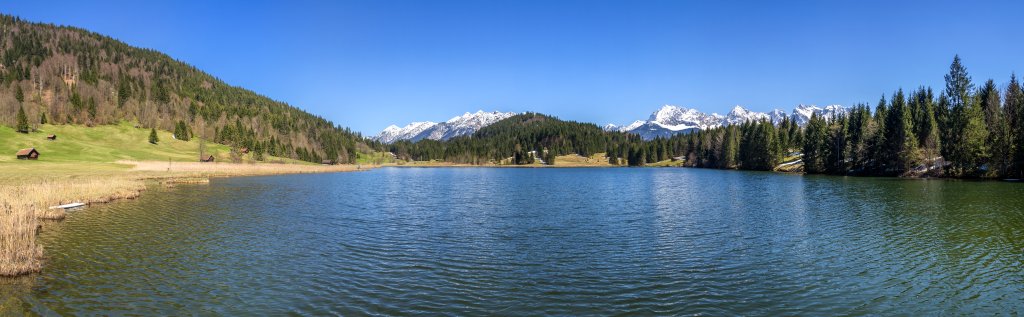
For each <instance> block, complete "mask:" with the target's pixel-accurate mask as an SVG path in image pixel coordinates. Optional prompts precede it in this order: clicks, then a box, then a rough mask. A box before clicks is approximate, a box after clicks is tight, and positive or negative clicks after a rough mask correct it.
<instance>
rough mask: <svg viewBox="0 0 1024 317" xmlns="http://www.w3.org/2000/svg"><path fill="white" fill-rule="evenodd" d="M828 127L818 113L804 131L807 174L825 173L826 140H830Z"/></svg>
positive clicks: (805, 169)
mask: <svg viewBox="0 0 1024 317" xmlns="http://www.w3.org/2000/svg"><path fill="white" fill-rule="evenodd" d="M827 129H828V127H827V126H826V123H825V119H824V118H822V117H821V116H818V114H817V113H815V114H812V115H811V120H810V121H809V122H808V123H807V128H805V130H804V149H803V151H804V157H803V161H804V171H805V172H807V173H824V172H825V156H826V155H827V154H826V152H827V151H828V146H827V144H826V142H827V141H826V139H827V138H828V131H827Z"/></svg>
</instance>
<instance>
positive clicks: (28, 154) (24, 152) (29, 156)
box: [15, 148, 39, 160]
mask: <svg viewBox="0 0 1024 317" xmlns="http://www.w3.org/2000/svg"><path fill="white" fill-rule="evenodd" d="M15 155H17V156H18V159H19V160H38V159H39V151H36V148H27V149H21V151H18V153H17V154H15Z"/></svg>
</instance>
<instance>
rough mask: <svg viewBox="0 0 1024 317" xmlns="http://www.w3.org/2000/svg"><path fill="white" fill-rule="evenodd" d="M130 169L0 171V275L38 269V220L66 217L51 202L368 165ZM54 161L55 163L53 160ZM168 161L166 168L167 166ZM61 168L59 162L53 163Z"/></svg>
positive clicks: (136, 165) (144, 165)
mask: <svg viewBox="0 0 1024 317" xmlns="http://www.w3.org/2000/svg"><path fill="white" fill-rule="evenodd" d="M118 164H126V165H131V166H133V167H131V168H128V169H111V170H105V169H103V170H101V171H100V172H97V170H96V169H93V168H90V165H88V164H83V165H82V166H81V167H79V168H76V169H62V168H58V169H57V170H59V171H60V172H58V173H52V172H47V171H48V170H50V169H47V168H46V167H45V166H41V167H40V169H38V170H37V171H31V172H25V171H18V172H9V171H7V170H0V183H2V184H3V185H0V229H2V231H0V276H15V275H21V274H28V273H33V272H38V271H39V270H40V269H41V268H42V266H43V265H42V259H43V248H42V246H40V245H38V244H37V243H36V233H37V231H38V230H39V220H40V219H47V220H60V219H64V217H65V216H66V213H65V211H64V210H62V209H50V208H49V207H51V206H57V205H63V204H68V203H76V202H81V203H85V204H96V203H107V202H111V201H114V200H119V199H133V198H136V197H138V196H139V195H140V194H141V193H142V191H144V190H146V186H147V184H148V183H152V182H151V180H155V181H156V182H159V183H163V184H165V185H168V186H173V184H183V183H192V184H202V183H209V178H210V177H227V176H247V175H272V174H294V173H327V172H345V171H356V170H362V169H367V167H364V166H354V165H329V166H326V165H304V164H303V165H299V164H230V163H198V162H196V163H191V162H189V163H183V162H174V163H171V164H168V163H167V162H128V161H122V162H118ZM55 166H57V165H55ZM168 166H170V168H168ZM57 167H60V166H57Z"/></svg>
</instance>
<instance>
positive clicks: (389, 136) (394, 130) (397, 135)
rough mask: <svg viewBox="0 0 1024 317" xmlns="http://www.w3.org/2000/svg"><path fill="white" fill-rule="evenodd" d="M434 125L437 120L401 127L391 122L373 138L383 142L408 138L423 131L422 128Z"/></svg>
mask: <svg viewBox="0 0 1024 317" xmlns="http://www.w3.org/2000/svg"><path fill="white" fill-rule="evenodd" d="M436 125H437V122H430V121H423V122H413V123H410V124H408V125H406V126H404V127H401V128H399V127H398V126H397V125H393V124H392V125H389V126H388V127H387V128H384V131H380V134H377V136H376V137H374V139H375V140H377V141H380V142H384V143H391V142H395V141H398V140H409V139H412V138H414V137H416V136H417V135H419V134H420V133H423V131H424V130H427V129H430V128H432V127H434V126H436Z"/></svg>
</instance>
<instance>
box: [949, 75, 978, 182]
mask: <svg viewBox="0 0 1024 317" xmlns="http://www.w3.org/2000/svg"><path fill="white" fill-rule="evenodd" d="M945 79H946V92H945V97H946V106H947V107H948V109H947V110H946V111H947V113H948V118H947V119H946V120H947V122H946V124H947V129H948V130H949V138H950V139H949V140H948V141H946V142H943V144H945V145H946V148H948V149H947V150H946V153H945V155H944V156H946V159H947V160H949V161H950V162H951V165H950V169H951V173H952V174H953V175H956V176H969V175H975V174H976V173H977V170H978V167H979V165H980V164H981V163H982V162H984V160H985V157H986V156H987V154H988V151H987V148H986V147H985V141H986V140H987V138H988V130H987V129H986V128H985V118H984V113H983V111H982V109H981V105H980V102H978V98H975V97H974V96H973V95H972V94H971V90H972V89H973V87H974V84H972V83H971V77H970V76H969V75H968V74H967V69H966V68H965V67H964V66H963V65H962V64H961V63H960V56H956V57H954V58H953V64H952V65H950V66H949V74H947V75H946V76H945Z"/></svg>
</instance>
